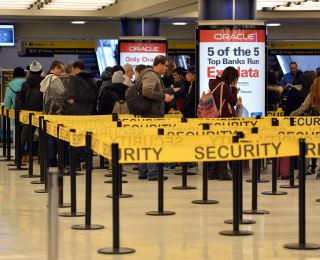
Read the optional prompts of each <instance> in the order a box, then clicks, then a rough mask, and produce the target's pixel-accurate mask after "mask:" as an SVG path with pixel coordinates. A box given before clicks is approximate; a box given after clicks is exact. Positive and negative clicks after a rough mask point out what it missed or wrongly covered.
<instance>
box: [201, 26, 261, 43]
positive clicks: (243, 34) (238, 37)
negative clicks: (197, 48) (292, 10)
mask: <svg viewBox="0 0 320 260" xmlns="http://www.w3.org/2000/svg"><path fill="white" fill-rule="evenodd" d="M265 40H266V36H265V31H264V30H241V29H240V30H238V29H234V30H230V29H226V30H201V31H200V42H265Z"/></svg>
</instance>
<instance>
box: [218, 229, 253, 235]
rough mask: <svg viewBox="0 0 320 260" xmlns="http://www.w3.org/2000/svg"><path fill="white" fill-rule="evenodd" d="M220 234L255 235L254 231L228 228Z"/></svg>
mask: <svg viewBox="0 0 320 260" xmlns="http://www.w3.org/2000/svg"><path fill="white" fill-rule="evenodd" d="M219 234H220V235H223V236H251V235H253V232H252V231H246V230H239V231H233V230H226V231H221V232H219Z"/></svg>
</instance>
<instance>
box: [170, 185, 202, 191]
mask: <svg viewBox="0 0 320 260" xmlns="http://www.w3.org/2000/svg"><path fill="white" fill-rule="evenodd" d="M172 189H173V190H195V189H197V187H192V186H176V187H172Z"/></svg>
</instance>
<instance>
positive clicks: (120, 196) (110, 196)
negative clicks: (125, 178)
mask: <svg viewBox="0 0 320 260" xmlns="http://www.w3.org/2000/svg"><path fill="white" fill-rule="evenodd" d="M132 197H133V195H132V194H120V195H119V198H120V199H124V198H132ZM107 198H113V196H112V194H109V195H107Z"/></svg>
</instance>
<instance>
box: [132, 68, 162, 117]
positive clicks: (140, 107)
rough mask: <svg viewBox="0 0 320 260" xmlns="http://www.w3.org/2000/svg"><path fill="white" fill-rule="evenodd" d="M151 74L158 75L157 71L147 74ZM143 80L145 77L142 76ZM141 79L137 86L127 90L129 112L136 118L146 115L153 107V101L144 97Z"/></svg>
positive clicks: (136, 83)
mask: <svg viewBox="0 0 320 260" xmlns="http://www.w3.org/2000/svg"><path fill="white" fill-rule="evenodd" d="M149 72H152V73H156V72H155V71H152V70H151V71H148V72H146V73H149ZM142 74H143V73H142ZM156 74H157V73H156ZM157 75H158V74H157ZM142 78H143V75H141V79H142ZM141 79H140V80H137V81H136V82H135V84H134V85H133V86H132V87H130V88H129V89H128V90H127V93H126V102H127V105H128V108H129V112H130V114H133V115H135V116H137V115H144V114H146V113H147V112H148V111H149V110H150V109H151V106H152V101H151V100H150V99H148V98H146V97H144V96H143V95H142V82H141Z"/></svg>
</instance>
